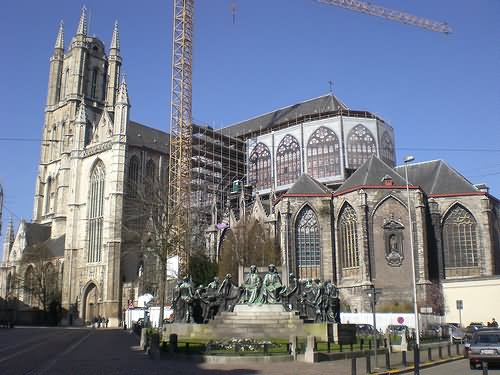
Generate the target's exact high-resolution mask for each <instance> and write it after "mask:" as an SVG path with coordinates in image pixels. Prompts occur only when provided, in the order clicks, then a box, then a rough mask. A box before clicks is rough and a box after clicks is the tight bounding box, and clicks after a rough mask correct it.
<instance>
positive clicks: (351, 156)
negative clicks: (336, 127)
mask: <svg viewBox="0 0 500 375" xmlns="http://www.w3.org/2000/svg"><path fill="white" fill-rule="evenodd" d="M376 152H377V146H376V144H375V138H374V137H373V135H372V133H371V132H370V130H368V129H367V128H366V126H364V125H361V124H359V125H356V126H355V127H354V128H353V129H351V131H350V132H349V135H348V137H347V163H348V166H349V168H352V169H356V168H359V167H360V166H361V164H363V163H364V162H365V161H367V160H368V158H369V157H370V156H371V155H372V154H375V153H376Z"/></svg>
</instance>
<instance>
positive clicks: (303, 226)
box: [295, 206, 321, 279]
mask: <svg viewBox="0 0 500 375" xmlns="http://www.w3.org/2000/svg"><path fill="white" fill-rule="evenodd" d="M295 259H296V266H297V277H298V278H299V279H306V278H316V277H320V271H321V267H320V265H321V254H320V232H319V224H318V218H317V217H316V214H315V213H314V211H313V210H312V209H311V208H310V207H307V206H306V207H304V208H303V209H302V210H301V211H300V213H299V214H298V216H297V222H296V225H295Z"/></svg>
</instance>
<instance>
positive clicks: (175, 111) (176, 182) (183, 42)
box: [167, 0, 194, 274]
mask: <svg viewBox="0 0 500 375" xmlns="http://www.w3.org/2000/svg"><path fill="white" fill-rule="evenodd" d="M193 11H194V0H174V13H173V15H174V16H173V17H174V20H173V47H172V48H173V50H172V93H171V95H172V96H171V120H170V121H171V122H170V159H169V172H168V175H169V181H168V183H169V184H168V200H167V204H168V208H167V209H168V211H167V212H168V215H167V216H168V217H167V220H168V221H169V223H171V224H170V227H171V228H172V230H173V233H172V234H173V235H175V238H176V239H177V241H176V242H177V254H176V255H178V257H179V269H178V273H179V274H186V273H187V270H188V260H189V252H190V240H191V238H190V233H191V217H190V214H191V211H190V206H191V204H190V203H191V152H192V150H191V142H192V92H193V90H192V81H193V79H192V61H193Z"/></svg>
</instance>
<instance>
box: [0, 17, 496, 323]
mask: <svg viewBox="0 0 500 375" xmlns="http://www.w3.org/2000/svg"><path fill="white" fill-rule="evenodd" d="M49 64H50V72H49V85H48V93H47V103H46V106H45V114H44V122H43V126H42V129H43V141H42V144H41V150H40V163H39V166H38V174H37V176H36V181H35V184H36V189H35V197H34V205H33V218H32V221H31V222H27V221H22V222H21V223H20V225H19V227H18V228H14V226H13V224H12V223H10V224H9V226H8V228H7V231H6V234H5V236H4V245H3V262H1V263H0V301H1V300H9V298H12V297H16V298H17V299H18V301H19V302H20V304H21V307H19V308H22V309H25V310H26V309H29V308H33V307H38V308H40V307H41V305H43V307H45V304H46V302H47V301H46V300H47V298H44V302H43V303H42V301H41V298H40V293H37V296H35V293H34V290H35V286H34V284H35V279H36V274H37V273H39V272H40V268H42V269H43V272H45V274H46V275H49V276H50V277H47V279H50V280H52V281H51V282H50V283H49V284H48V285H47V288H49V289H51V290H56V291H58V292H57V293H56V292H51V293H45V294H44V295H45V297H48V296H52V297H54V296H56V297H54V298H58V299H59V303H60V305H61V306H62V309H63V314H62V316H61V317H60V323H61V324H84V323H86V322H92V321H93V319H95V318H96V317H97V316H101V317H106V318H109V324H110V326H118V325H119V324H120V323H121V321H122V318H123V315H122V314H123V311H124V309H126V308H127V307H129V306H130V305H134V304H135V302H136V301H137V298H138V297H139V295H140V294H143V293H145V292H150V293H152V294H154V295H155V294H157V290H158V289H157V287H158V285H157V280H158V277H157V276H158V272H157V269H158V265H157V262H156V260H155V258H154V257H151V256H150V255H149V254H148V252H147V251H146V247H147V244H146V242H147V241H145V233H146V232H148V230H147V228H146V224H145V222H147V218H146V219H145V218H144V217H142V216H141V215H139V214H138V211H137V201H139V200H140V197H141V195H142V196H146V197H147V196H151V191H149V193H148V192H147V188H146V190H145V191H146V193H147V194H145V195H144V189H143V188H141V187H142V186H144V185H146V186H149V185H152V182H158V185H160V186H161V185H162V184H163V186H165V185H166V184H167V183H168V180H167V178H168V152H169V145H168V142H169V136H168V134H166V133H165V132H162V131H159V130H156V129H154V128H151V127H148V126H145V125H142V124H140V123H137V122H134V121H132V120H130V102H129V95H128V90H127V84H126V82H125V79H124V78H122V77H121V75H120V70H121V66H122V57H121V55H120V39H119V30H118V25H117V24H115V25H114V28H113V29H112V33H111V42H110V44H109V48H106V47H105V45H104V43H103V42H102V41H101V40H100V39H98V38H97V37H93V36H89V35H88V34H87V14H86V10H85V9H83V10H82V14H81V17H80V21H79V24H78V26H77V30H76V33H75V35H74V36H73V38H72V39H71V41H70V43H69V45H68V46H65V39H64V29H63V26H62V24H61V26H60V29H59V32H58V34H57V37H56V43H55V46H54V50H53V53H52V56H51V58H50V63H49ZM193 127H194V129H195V131H194V132H193V134H194V138H196V140H197V142H199V143H195V142H194V141H193V145H194V146H193V184H192V197H193V200H192V201H193V202H194V204H195V205H198V206H197V207H198V208H199V209H198V210H197V214H199V215H200V216H204V219H206V222H204V226H203V229H202V230H201V233H202V237H203V241H202V242H203V243H204V246H205V247H206V253H207V254H208V256H209V257H210V258H212V259H213V260H214V261H216V262H218V263H219V265H220V270H219V272H222V270H224V273H225V272H232V273H233V274H238V279H242V269H243V267H248V266H250V264H249V263H259V264H258V265H259V266H264V265H266V263H271V262H273V263H275V264H277V265H278V266H279V269H280V270H281V275H282V279H283V281H284V282H285V283H287V280H288V277H289V274H291V273H293V274H294V275H296V277H298V278H300V279H310V278H311V279H315V278H319V279H322V280H331V281H332V282H334V283H335V284H336V286H337V287H338V288H339V290H340V294H341V299H342V301H343V306H342V308H343V310H344V311H353V312H354V311H359V312H363V311H370V297H369V296H368V293H367V291H369V290H371V289H372V288H377V289H379V290H381V291H382V294H381V295H380V298H379V301H378V308H379V309H380V310H381V311H391V310H394V309H395V308H398V309H399V311H406V310H408V309H409V310H410V311H411V306H412V301H413V300H412V293H411V291H412V278H411V277H410V275H411V274H412V270H413V265H414V267H415V268H414V269H415V279H416V284H417V292H418V293H417V295H418V304H419V306H420V307H421V308H427V311H428V309H429V308H430V309H431V311H432V312H433V313H436V314H445V313H446V311H447V309H449V307H447V305H446V301H445V299H446V298H445V292H444V291H443V290H444V289H443V286H445V285H454V283H455V284H456V283H461V282H463V281H464V280H466V281H474V280H492V279H495V277H496V276H497V275H499V274H500V259H499V257H500V254H499V252H500V243H499V241H500V239H499V237H500V226H499V215H500V204H499V201H498V200H497V199H496V198H494V197H493V196H491V195H490V194H489V192H488V188H487V187H486V186H484V185H474V184H473V183H471V182H469V181H468V180H467V179H466V178H465V177H464V176H462V175H461V174H460V173H459V172H458V171H456V170H455V169H454V168H453V167H451V166H450V165H448V164H447V163H446V162H445V161H443V160H432V161H427V162H418V163H412V162H411V160H408V163H405V164H404V165H401V166H397V165H396V154H395V149H396V148H395V144H396V140H395V131H394V129H393V128H392V127H391V126H390V125H389V124H387V123H386V122H385V121H384V120H383V119H382V118H380V117H379V116H376V115H374V114H373V113H370V112H367V111H359V110H355V109H351V108H349V107H348V106H347V105H346V104H344V103H343V102H341V101H340V100H339V99H338V98H337V97H336V96H335V95H333V93H329V94H327V95H323V96H321V97H318V98H315V99H310V100H307V101H304V102H301V103H297V104H294V105H291V106H289V107H286V108H282V109H279V110H276V111H273V112H270V113H267V114H264V115H261V116H257V117H254V118H252V119H249V120H246V121H242V122H240V123H237V124H233V125H231V126H228V127H225V128H222V129H216V130H214V129H211V128H209V127H205V126H200V125H194V124H193ZM214 145H217V147H219V148H220V150H216V151H214V150H215V147H216V146H214ZM210 150H211V151H210ZM217 158H218V159H217ZM200 163H202V164H203V165H202V164H200ZM196 186H198V187H199V189H198V190H197V189H196ZM202 214H203V215H202ZM244 247H245V249H246V250H245V251H246V253H245V254H244V256H242V254H243V253H242V251H243V248H244ZM244 263H245V264H244ZM247 263H248V264H247ZM405 306H406V307H405ZM405 309H406V310H405ZM19 316H21V315H19Z"/></svg>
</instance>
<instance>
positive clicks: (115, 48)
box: [109, 21, 120, 55]
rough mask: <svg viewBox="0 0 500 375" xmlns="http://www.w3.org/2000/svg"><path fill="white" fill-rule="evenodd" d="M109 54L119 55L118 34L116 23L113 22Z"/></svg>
mask: <svg viewBox="0 0 500 375" xmlns="http://www.w3.org/2000/svg"><path fill="white" fill-rule="evenodd" d="M109 54H110V55H111V54H116V55H118V54H120V34H119V32H118V21H115V26H114V27H113V35H112V36H111V46H110V47H109Z"/></svg>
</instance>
